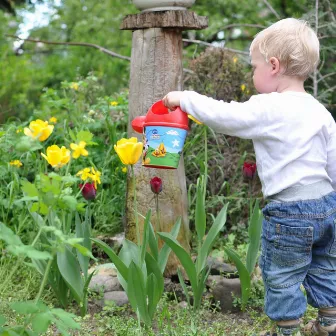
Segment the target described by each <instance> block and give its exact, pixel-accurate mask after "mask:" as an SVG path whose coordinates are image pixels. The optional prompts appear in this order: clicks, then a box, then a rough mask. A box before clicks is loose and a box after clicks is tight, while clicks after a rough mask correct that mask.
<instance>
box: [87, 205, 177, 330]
mask: <svg viewBox="0 0 336 336" xmlns="http://www.w3.org/2000/svg"><path fill="white" fill-rule="evenodd" d="M150 216H151V211H150V210H149V211H148V213H147V216H146V219H145V223H144V233H143V239H142V244H141V246H139V245H136V244H134V243H133V242H131V241H129V240H127V239H126V240H125V241H124V244H123V247H122V249H121V250H120V253H119V256H118V255H117V254H116V253H115V252H114V251H113V250H112V249H111V248H110V247H109V246H108V245H107V244H105V243H104V242H102V241H101V240H99V239H95V238H93V239H92V241H93V242H94V243H96V244H97V245H98V246H99V247H100V248H101V249H103V251H104V252H105V253H106V254H107V255H108V256H109V258H110V259H111V261H112V262H113V263H114V265H115V267H116V268H117V270H118V279H119V281H120V284H121V285H122V286H123V288H124V290H125V292H126V293H127V296H128V299H129V301H130V303H131V306H132V308H133V310H134V311H135V312H136V313H137V315H138V318H139V319H141V320H142V321H143V322H144V323H145V325H146V326H151V325H152V321H153V317H154V313H155V311H156V307H157V305H158V303H159V300H160V298H161V297H162V294H163V289H164V280H163V271H164V270H165V268H166V264H167V261H168V257H169V253H170V247H171V246H170V245H169V244H167V245H166V244H165V245H164V246H163V247H162V248H161V250H160V251H158V238H157V237H156V235H155V233H154V229H153V227H152V224H151V223H150ZM180 225H181V220H180V219H179V220H178V221H177V222H176V223H175V225H174V227H173V228H172V231H171V237H173V239H176V237H177V235H178V232H179V229H180ZM160 236H161V235H160ZM148 247H149V248H150V250H151V252H152V254H150V253H149V252H147V248H148Z"/></svg>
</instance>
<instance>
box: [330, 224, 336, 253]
mask: <svg viewBox="0 0 336 336" xmlns="http://www.w3.org/2000/svg"><path fill="white" fill-rule="evenodd" d="M332 232H333V234H332V242H331V246H330V249H329V254H330V255H332V256H336V219H334V222H333V227H332Z"/></svg>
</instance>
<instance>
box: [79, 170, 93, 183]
mask: <svg viewBox="0 0 336 336" xmlns="http://www.w3.org/2000/svg"><path fill="white" fill-rule="evenodd" d="M76 176H80V178H81V179H82V180H83V181H85V180H87V179H88V178H91V169H90V168H84V169H82V170H80V171H79V172H78V173H77V174H76Z"/></svg>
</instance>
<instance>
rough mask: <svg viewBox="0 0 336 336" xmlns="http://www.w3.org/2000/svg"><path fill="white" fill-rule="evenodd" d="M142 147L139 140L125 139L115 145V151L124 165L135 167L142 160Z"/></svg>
mask: <svg viewBox="0 0 336 336" xmlns="http://www.w3.org/2000/svg"><path fill="white" fill-rule="evenodd" d="M142 147H143V144H142V142H138V139H137V138H135V137H133V138H129V139H125V138H123V139H121V140H119V141H118V142H117V144H116V145H114V150H115V151H116V152H117V154H118V156H119V159H120V160H121V162H122V163H123V164H124V165H134V164H136V163H137V162H138V160H139V159H140V156H141V153H142Z"/></svg>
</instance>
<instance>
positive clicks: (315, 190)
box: [268, 180, 334, 202]
mask: <svg viewBox="0 0 336 336" xmlns="http://www.w3.org/2000/svg"><path fill="white" fill-rule="evenodd" d="M333 191H334V188H333V187H332V185H331V183H330V182H329V181H327V180H322V181H319V182H315V183H312V184H307V185H302V186H294V187H289V188H287V189H284V190H282V191H280V192H279V193H277V194H274V195H271V196H269V197H268V199H269V200H270V201H273V202H291V201H304V200H309V199H316V198H321V197H323V196H325V195H327V194H329V193H331V192H333Z"/></svg>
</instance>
